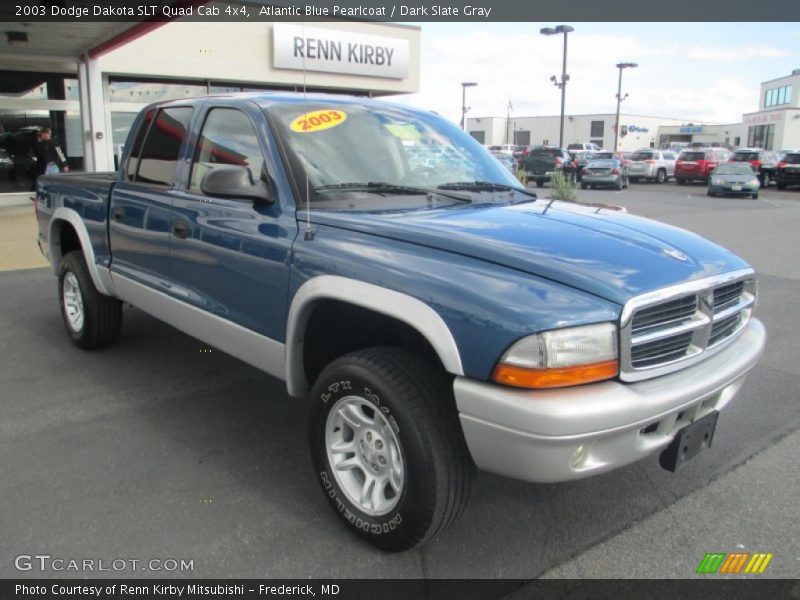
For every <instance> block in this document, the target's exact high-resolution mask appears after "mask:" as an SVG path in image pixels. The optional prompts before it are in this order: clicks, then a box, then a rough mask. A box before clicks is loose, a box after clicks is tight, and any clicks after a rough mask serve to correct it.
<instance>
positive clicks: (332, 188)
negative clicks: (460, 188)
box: [314, 181, 472, 202]
mask: <svg viewBox="0 0 800 600" xmlns="http://www.w3.org/2000/svg"><path fill="white" fill-rule="evenodd" d="M314 191H315V192H316V193H325V192H371V193H374V194H383V193H388V194H420V195H421V194H425V195H426V196H427V195H429V194H436V195H438V196H445V197H446V198H453V199H454V200H460V201H461V202H472V200H470V199H469V198H467V197H466V196H461V195H459V194H450V193H446V192H444V191H442V190H439V189H435V190H433V189H428V188H421V187H414V186H410V185H400V184H397V183H387V182H384V181H368V182H366V183H364V182H354V183H332V184H330V185H321V186H318V187H315V188H314Z"/></svg>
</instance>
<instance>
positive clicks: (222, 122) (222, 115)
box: [189, 108, 264, 191]
mask: <svg viewBox="0 0 800 600" xmlns="http://www.w3.org/2000/svg"><path fill="white" fill-rule="evenodd" d="M218 164H223V165H241V166H244V167H247V168H249V169H250V174H251V175H252V177H253V181H258V180H259V179H261V176H262V170H263V169H264V156H263V154H262V153H261V146H259V144H258V136H257V135H256V132H255V130H254V129H253V125H252V123H250V119H249V118H248V117H247V115H246V114H244V113H243V112H242V111H240V110H237V109H235V108H213V109H211V111H210V112H209V113H208V116H207V117H206V122H205V124H204V125H203V131H202V132H201V133H200V137H199V138H198V140H197V150H196V151H195V154H194V161H193V162H192V174H191V176H190V178H189V189H191V190H194V191H199V190H200V184H201V183H202V181H203V177H204V176H205V174H206V173H208V171H209V169H211V168H212V167H213V166H214V165H218Z"/></svg>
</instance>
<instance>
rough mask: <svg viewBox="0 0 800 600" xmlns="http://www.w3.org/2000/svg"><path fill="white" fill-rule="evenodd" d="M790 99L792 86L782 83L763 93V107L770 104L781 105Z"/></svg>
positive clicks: (767, 106)
mask: <svg viewBox="0 0 800 600" xmlns="http://www.w3.org/2000/svg"><path fill="white" fill-rule="evenodd" d="M791 101H792V86H791V85H784V86H782V87H778V88H772V89H769V90H767V91H766V93H765V94H764V108H769V107H770V106H781V105H783V104H789V103H790V102H791Z"/></svg>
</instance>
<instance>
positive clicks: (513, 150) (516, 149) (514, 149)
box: [487, 144, 527, 157]
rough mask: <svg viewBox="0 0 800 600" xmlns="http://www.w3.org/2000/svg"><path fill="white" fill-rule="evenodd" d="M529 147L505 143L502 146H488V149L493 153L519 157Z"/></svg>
mask: <svg viewBox="0 0 800 600" xmlns="http://www.w3.org/2000/svg"><path fill="white" fill-rule="evenodd" d="M526 149H527V147H526V146H516V145H513V144H504V145H502V146H487V150H489V152H491V153H492V154H497V153H502V154H508V155H509V156H515V157H518V156H519V155H520V154H522V153H523V152H524V151H525V150H526Z"/></svg>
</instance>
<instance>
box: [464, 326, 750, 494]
mask: <svg viewBox="0 0 800 600" xmlns="http://www.w3.org/2000/svg"><path fill="white" fill-rule="evenodd" d="M765 342H766V331H765V329H764V326H763V325H762V324H761V322H760V321H758V320H757V319H751V320H750V323H748V325H747V327H746V328H745V329H744V331H743V332H742V333H741V335H740V336H739V337H738V338H737V339H736V341H735V342H733V343H732V344H731V345H729V346H728V347H727V348H725V349H724V350H722V351H721V352H719V353H718V354H715V355H714V356H712V357H709V358H708V359H707V360H705V361H702V362H700V363H698V364H696V365H694V366H691V367H688V368H686V369H683V370H681V371H677V372H675V373H671V374H669V375H664V376H661V377H656V378H654V379H649V380H646V381H641V382H638V383H631V384H625V383H621V382H619V381H604V382H601V383H595V384H590V385H584V386H577V387H572V388H564V389H560V390H541V391H533V390H518V389H514V388H507V387H503V386H499V385H497V384H493V383H486V382H482V381H476V380H474V379H468V378H466V377H457V378H456V380H455V383H454V384H453V387H454V391H455V398H456V405H457V407H458V412H459V418H460V420H461V427H462V429H463V431H464V436H465V438H466V440H467V445H468V446H469V450H470V453H471V454H472V458H473V460H474V461H475V464H476V465H477V466H478V467H479V468H481V469H484V470H486V471H490V472H492V473H498V474H500V475H507V476H509V477H514V478H515V479H522V480H525V481H535V482H551V481H567V480H572V479H579V478H582V477H588V476H590V475H594V474H597V473H603V472H605V471H611V470H612V469H616V468H618V467H622V466H624V465H627V464H629V463H632V462H634V461H637V460H640V459H642V458H644V457H646V456H648V455H650V454H652V453H654V452H656V451H659V450H662V449H664V448H665V447H666V446H668V445H669V443H670V442H671V441H672V439H673V438H674V437H675V434H676V433H677V432H678V430H679V429H681V428H682V427H684V426H686V425H688V424H689V423H691V422H693V421H695V420H697V419H699V418H701V417H703V416H705V415H707V414H708V413H709V412H711V411H712V410H720V409H722V408H723V407H724V406H725V405H726V404H728V402H730V400H731V398H733V396H734V395H735V394H736V392H738V391H739V388H740V387H741V386H742V384H743V383H744V379H745V376H746V374H747V372H748V371H749V370H750V369H751V368H753V367H754V366H755V364H756V363H757V362H758V359H759V357H760V356H761V353H762V352H763V350H764V344H765Z"/></svg>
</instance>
